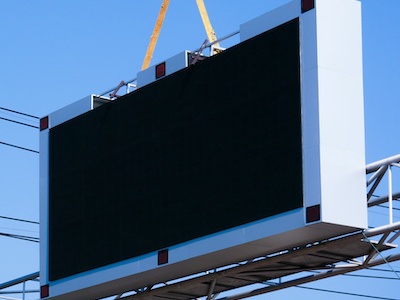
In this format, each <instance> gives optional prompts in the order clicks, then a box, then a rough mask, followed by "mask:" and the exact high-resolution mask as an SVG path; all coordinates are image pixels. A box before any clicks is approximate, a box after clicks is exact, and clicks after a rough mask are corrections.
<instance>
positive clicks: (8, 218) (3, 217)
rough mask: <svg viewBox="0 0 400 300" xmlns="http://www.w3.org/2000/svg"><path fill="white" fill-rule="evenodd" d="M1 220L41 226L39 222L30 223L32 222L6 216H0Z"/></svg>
mask: <svg viewBox="0 0 400 300" xmlns="http://www.w3.org/2000/svg"><path fill="white" fill-rule="evenodd" d="M0 219H6V220H12V221H19V222H25V223H31V224H39V222H36V221H30V220H24V219H18V218H11V217H6V216H0Z"/></svg>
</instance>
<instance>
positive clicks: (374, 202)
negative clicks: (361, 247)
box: [368, 192, 400, 207]
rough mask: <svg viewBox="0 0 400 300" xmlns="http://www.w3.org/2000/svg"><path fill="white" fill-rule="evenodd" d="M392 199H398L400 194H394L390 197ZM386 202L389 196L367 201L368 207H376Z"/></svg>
mask: <svg viewBox="0 0 400 300" xmlns="http://www.w3.org/2000/svg"><path fill="white" fill-rule="evenodd" d="M392 198H393V199H394V200H396V199H398V198H400V192H397V193H394V194H393V195H392ZM388 200H389V196H382V197H378V198H374V199H371V200H369V201H368V207H372V206H376V205H379V204H382V203H385V202H388Z"/></svg>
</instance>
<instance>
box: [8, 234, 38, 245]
mask: <svg viewBox="0 0 400 300" xmlns="http://www.w3.org/2000/svg"><path fill="white" fill-rule="evenodd" d="M0 236H6V237H9V238H14V239H18V240H23V241H28V242H34V243H39V238H37V237H33V236H26V235H19V234H11V233H5V232H0Z"/></svg>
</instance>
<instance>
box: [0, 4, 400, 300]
mask: <svg viewBox="0 0 400 300" xmlns="http://www.w3.org/2000/svg"><path fill="white" fill-rule="evenodd" d="M161 2H162V1H161V0H151V1H150V0H148V1H140V0H130V1H128V0H119V1H111V0H85V1H65V0H64V1H54V0H53V1H50V0H39V1H31V0H13V1H10V0H8V1H7V0H0V39H1V48H0V88H1V91H2V93H1V96H0V107H4V108H9V109H12V110H16V111H21V112H24V113H28V114H31V115H35V116H40V117H41V116H44V115H46V114H48V113H50V112H52V111H54V110H57V109H59V108H61V107H63V106H65V105H68V104H70V103H72V102H74V101H77V100H79V99H81V98H83V97H85V96H87V95H89V94H91V93H101V92H104V91H106V90H108V89H110V88H112V87H114V86H116V85H117V84H118V83H119V82H120V81H121V80H129V79H132V78H134V77H136V74H137V72H138V71H140V68H141V65H142V62H143V58H144V55H145V52H146V49H147V45H148V42H149V38H150V35H151V32H152V30H153V27H154V23H155V20H156V18H157V14H158V11H159V8H160V4H161ZM286 2H288V1H287V0H246V1H244V0H235V1H232V0H216V1H210V0H208V1H207V0H205V3H206V6H207V9H208V13H209V16H210V19H211V22H212V25H213V27H214V29H215V31H216V34H217V36H218V37H222V36H225V35H227V34H229V33H231V32H234V31H236V30H238V29H239V25H240V24H242V23H244V22H246V21H248V20H250V19H252V18H254V17H256V16H258V15H260V14H262V13H263V12H265V11H268V10H270V9H271V8H273V7H276V6H279V5H280V4H283V3H286ZM361 2H362V7H363V10H362V12H363V46H364V47H363V60H364V95H365V121H366V125H365V126H366V154H367V163H368V162H373V161H375V160H378V159H381V158H384V157H387V156H391V155H394V154H397V153H400V139H399V137H398V135H399V130H398V111H399V107H400V104H399V102H400V97H399V95H400V71H399V70H400V39H399V37H400V25H399V22H398V19H399V15H400V1H399V0H363V1H361ZM338 22H340V16H338ZM205 38H206V34H205V32H204V29H203V25H202V22H201V19H200V16H199V13H198V11H197V7H196V3H195V1H194V0H175V1H171V4H170V6H169V9H168V12H167V16H166V19H165V22H164V26H163V28H162V31H161V34H160V38H159V40H158V44H157V47H156V50H155V53H154V56H153V61H152V62H153V63H157V62H159V61H162V60H164V59H166V58H168V57H171V56H173V55H175V54H177V53H179V52H181V51H182V50H185V49H188V50H191V49H196V48H198V47H199V46H200V45H201V44H202V42H203V41H204V39H205ZM222 46H227V45H224V44H223V43H222ZM0 117H3V118H11V119H13V120H18V121H21V122H27V123H29V124H36V125H37V121H35V120H34V119H33V120H32V119H31V118H29V117H23V116H20V115H15V114H12V113H10V112H6V111H4V110H0ZM32 121H33V122H32ZM38 137H39V135H38V130H36V129H33V128H28V127H26V126H21V125H18V124H14V123H10V122H6V121H4V120H0V142H5V143H10V144H15V145H18V146H22V147H26V148H30V149H34V150H38ZM38 164H39V156H38V154H36V153H32V152H28V151H24V150H19V149H16V148H12V147H8V146H5V145H0V216H7V217H14V218H21V219H28V220H33V221H38V220H39V217H38V212H39V196H38V194H39V191H38V183H39V175H38V174H39V172H38ZM394 176H395V178H394V179H395V182H396V180H397V190H400V184H399V182H400V172H397V171H396V172H395V174H394ZM396 176H397V179H396ZM395 188H396V184H395ZM344 209H345V208H344ZM385 214H386V212H385V211H383V210H379V209H378V210H376V211H373V212H372V214H371V216H372V218H373V221H374V222H376V223H379V222H386V216H385ZM399 220H400V213H399V212H398V211H397V212H395V221H399ZM0 232H10V233H14V234H21V235H33V236H38V226H37V225H34V224H27V223H21V222H16V221H7V220H4V219H0ZM0 254H1V255H0V283H1V282H5V281H7V280H10V279H13V278H16V277H19V276H23V275H26V274H28V273H32V272H35V271H37V270H38V269H39V259H38V245H37V244H36V243H32V242H26V241H20V240H14V239H11V238H7V237H1V236H0ZM383 267H384V268H388V267H385V266H382V268H383ZM392 267H393V268H395V269H397V270H400V262H396V263H393V264H392ZM363 274H368V275H382V274H377V273H376V272H372V271H369V272H367V273H366V272H364V273H363ZM384 275H385V274H384ZM389 275H390V274H389ZM398 283H399V282H398V281H395V280H382V279H381V280H378V279H367V278H354V277H344V276H341V277H338V278H334V279H328V280H324V281H320V282H316V283H313V284H308V285H307V286H311V287H314V288H322V289H330V290H340V291H347V292H352V293H359V294H368V293H369V294H371V295H374V296H381V297H383V296H386V297H388V298H394V299H400V296H399V295H398ZM396 287H397V288H396ZM295 296H296V298H297V299H309V298H317V297H322V296H323V297H325V298H326V299H338V298H339V297H340V299H357V298H359V297H354V296H338V295H335V294H330V293H323V292H318V291H312V290H304V289H300V288H291V289H288V290H285V291H280V292H276V293H272V294H268V295H264V296H260V297H257V298H265V299H285V298H286V299H287V298H293V297H295Z"/></svg>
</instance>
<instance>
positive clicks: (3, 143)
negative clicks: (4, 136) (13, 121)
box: [0, 141, 39, 153]
mask: <svg viewBox="0 0 400 300" xmlns="http://www.w3.org/2000/svg"><path fill="white" fill-rule="evenodd" d="M0 144H2V145H5V146H9V147H14V148H17V149H20V150H25V151H29V152H33V153H39V151H37V150H32V149H29V148H25V147H21V146H17V145H13V144H9V143H5V142H1V141H0Z"/></svg>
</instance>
